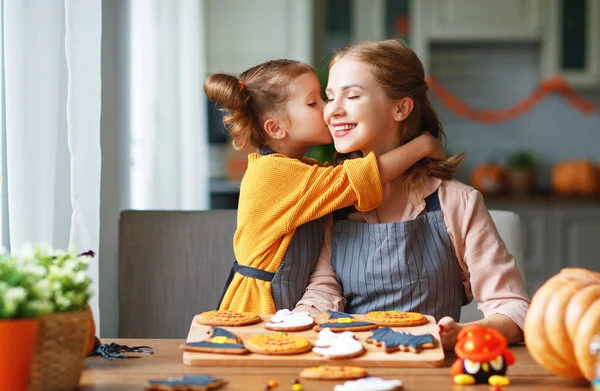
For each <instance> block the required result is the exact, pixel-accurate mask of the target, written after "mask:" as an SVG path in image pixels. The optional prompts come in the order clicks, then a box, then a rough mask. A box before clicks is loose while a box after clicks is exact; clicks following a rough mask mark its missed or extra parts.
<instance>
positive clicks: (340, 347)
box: [313, 328, 365, 358]
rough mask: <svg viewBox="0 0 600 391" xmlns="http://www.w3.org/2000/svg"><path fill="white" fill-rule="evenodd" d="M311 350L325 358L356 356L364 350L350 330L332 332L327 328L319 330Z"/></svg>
mask: <svg viewBox="0 0 600 391" xmlns="http://www.w3.org/2000/svg"><path fill="white" fill-rule="evenodd" d="M313 352H314V353H316V354H318V355H320V356H323V357H327V358H351V357H358V356H360V355H362V354H364V352H365V348H364V346H363V344H362V343H361V342H360V341H358V340H357V339H355V338H354V333H353V332H352V331H344V332H343V333H334V332H333V331H331V330H330V329H329V328H324V329H323V330H321V331H319V339H317V340H316V341H315V347H314V348H313Z"/></svg>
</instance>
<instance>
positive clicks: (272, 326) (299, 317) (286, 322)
mask: <svg viewBox="0 0 600 391" xmlns="http://www.w3.org/2000/svg"><path fill="white" fill-rule="evenodd" d="M314 325H315V320H314V319H313V317H312V316H311V315H310V313H308V312H307V311H302V312H292V311H290V310H279V311H277V313H275V316H272V317H271V320H270V322H269V323H267V324H265V329H267V330H273V331H304V330H309V329H311V328H312V327H313V326H314Z"/></svg>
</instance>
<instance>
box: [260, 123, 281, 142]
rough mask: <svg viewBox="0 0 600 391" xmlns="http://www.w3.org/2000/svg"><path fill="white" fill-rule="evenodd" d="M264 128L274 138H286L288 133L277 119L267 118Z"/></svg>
mask: <svg viewBox="0 0 600 391" xmlns="http://www.w3.org/2000/svg"><path fill="white" fill-rule="evenodd" d="M263 128H264V129H265V132H266V133H267V135H268V136H269V137H270V138H272V139H274V140H281V139H284V138H285V136H286V135H287V132H286V130H285V129H284V128H283V127H282V126H281V125H280V124H279V121H277V120H275V119H268V120H266V121H265V123H264V125H263Z"/></svg>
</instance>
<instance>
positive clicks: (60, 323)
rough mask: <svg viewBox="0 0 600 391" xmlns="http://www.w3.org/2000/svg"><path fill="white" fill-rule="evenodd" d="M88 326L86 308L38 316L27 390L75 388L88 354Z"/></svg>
mask: <svg viewBox="0 0 600 391" xmlns="http://www.w3.org/2000/svg"><path fill="white" fill-rule="evenodd" d="M90 327H91V324H90V321H89V313H88V311H87V310H84V311H74V312H59V313H55V314H50V315H44V316H42V317H41V318H40V331H39V338H38V342H37V345H36V349H35V356H34V359H33V366H32V368H31V382H30V386H29V391H63V390H75V389H77V386H78V384H79V378H80V377H81V372H82V371H83V360H84V357H85V356H86V355H87V352H86V350H87V345H88V342H87V341H88V334H89V328H90Z"/></svg>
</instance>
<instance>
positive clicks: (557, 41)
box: [542, 0, 600, 88]
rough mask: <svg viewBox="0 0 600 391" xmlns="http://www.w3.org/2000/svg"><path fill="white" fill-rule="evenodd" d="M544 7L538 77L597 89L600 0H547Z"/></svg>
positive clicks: (599, 68)
mask: <svg viewBox="0 0 600 391" xmlns="http://www.w3.org/2000/svg"><path fill="white" fill-rule="evenodd" d="M545 4H546V3H545ZM546 7H547V13H548V14H547V24H546V26H545V29H544V35H543V41H542V77H543V78H548V77H553V76H557V75H559V76H561V77H563V78H564V79H565V80H566V81H567V82H569V83H570V84H571V85H572V86H574V87H577V88H600V0H548V2H547V6H546Z"/></svg>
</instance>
